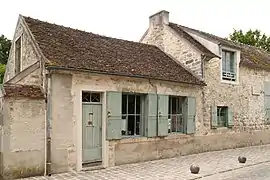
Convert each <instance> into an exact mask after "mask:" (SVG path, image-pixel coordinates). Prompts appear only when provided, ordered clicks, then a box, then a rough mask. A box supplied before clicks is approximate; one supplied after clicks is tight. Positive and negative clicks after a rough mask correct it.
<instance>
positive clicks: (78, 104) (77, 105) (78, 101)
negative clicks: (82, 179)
mask: <svg viewBox="0 0 270 180" xmlns="http://www.w3.org/2000/svg"><path fill="white" fill-rule="evenodd" d="M88 87H89V86H88ZM83 91H88V92H98V93H100V94H101V104H102V105H101V106H102V107H101V108H102V115H101V116H102V125H101V127H102V133H101V136H102V137H101V138H102V142H101V144H102V147H101V148H102V164H101V166H102V167H104V168H105V167H107V166H108V150H107V147H108V142H107V141H106V119H107V117H106V91H104V90H93V89H88V88H78V89H76V90H75V91H74V94H75V96H74V112H75V113H76V112H78V113H77V115H75V116H76V130H75V132H76V156H77V157H76V171H81V170H83V167H82V164H83V161H82V147H83V146H82V141H83V138H82V92H83Z"/></svg>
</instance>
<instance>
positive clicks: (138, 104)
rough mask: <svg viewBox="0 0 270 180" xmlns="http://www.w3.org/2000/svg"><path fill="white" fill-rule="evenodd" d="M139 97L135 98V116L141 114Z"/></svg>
mask: <svg viewBox="0 0 270 180" xmlns="http://www.w3.org/2000/svg"><path fill="white" fill-rule="evenodd" d="M140 112H141V97H140V96H136V114H141V113H140Z"/></svg>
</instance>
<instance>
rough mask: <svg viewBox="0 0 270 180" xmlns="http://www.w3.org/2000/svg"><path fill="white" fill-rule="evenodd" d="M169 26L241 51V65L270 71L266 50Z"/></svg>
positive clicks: (187, 28)
mask: <svg viewBox="0 0 270 180" xmlns="http://www.w3.org/2000/svg"><path fill="white" fill-rule="evenodd" d="M169 26H170V27H171V28H172V29H173V30H175V31H176V32H179V31H185V32H190V33H194V34H196V35H198V36H200V37H204V38H206V39H208V40H210V41H213V42H216V43H219V44H221V45H223V46H227V47H231V48H236V49H239V50H241V64H243V65H246V66H249V67H252V68H261V69H270V54H269V53H268V52H266V51H265V50H261V49H259V48H257V47H254V46H249V45H245V44H240V43H236V42H232V41H230V40H227V39H225V38H221V37H218V36H215V35H213V34H209V33H206V32H203V31H200V30H196V29H192V28H189V27H185V26H181V25H178V24H174V23H170V24H169ZM200 45H201V44H200ZM201 46H203V45H201ZM203 47H204V46H203ZM201 49H202V47H201ZM202 52H205V51H204V50H202ZM206 52H207V51H206Z"/></svg>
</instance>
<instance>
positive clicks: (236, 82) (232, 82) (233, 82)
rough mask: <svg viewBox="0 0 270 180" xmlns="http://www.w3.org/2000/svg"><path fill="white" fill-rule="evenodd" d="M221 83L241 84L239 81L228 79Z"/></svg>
mask: <svg viewBox="0 0 270 180" xmlns="http://www.w3.org/2000/svg"><path fill="white" fill-rule="evenodd" d="M221 83H223V84H232V85H239V82H238V81H227V80H223V79H222V80H221Z"/></svg>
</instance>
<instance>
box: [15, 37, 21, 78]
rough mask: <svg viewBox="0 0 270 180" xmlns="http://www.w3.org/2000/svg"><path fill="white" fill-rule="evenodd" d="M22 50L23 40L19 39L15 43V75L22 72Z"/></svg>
mask: <svg viewBox="0 0 270 180" xmlns="http://www.w3.org/2000/svg"><path fill="white" fill-rule="evenodd" d="M21 48H22V39H21V37H19V39H17V41H16V42H15V74H18V73H19V72H20V71H21Z"/></svg>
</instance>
